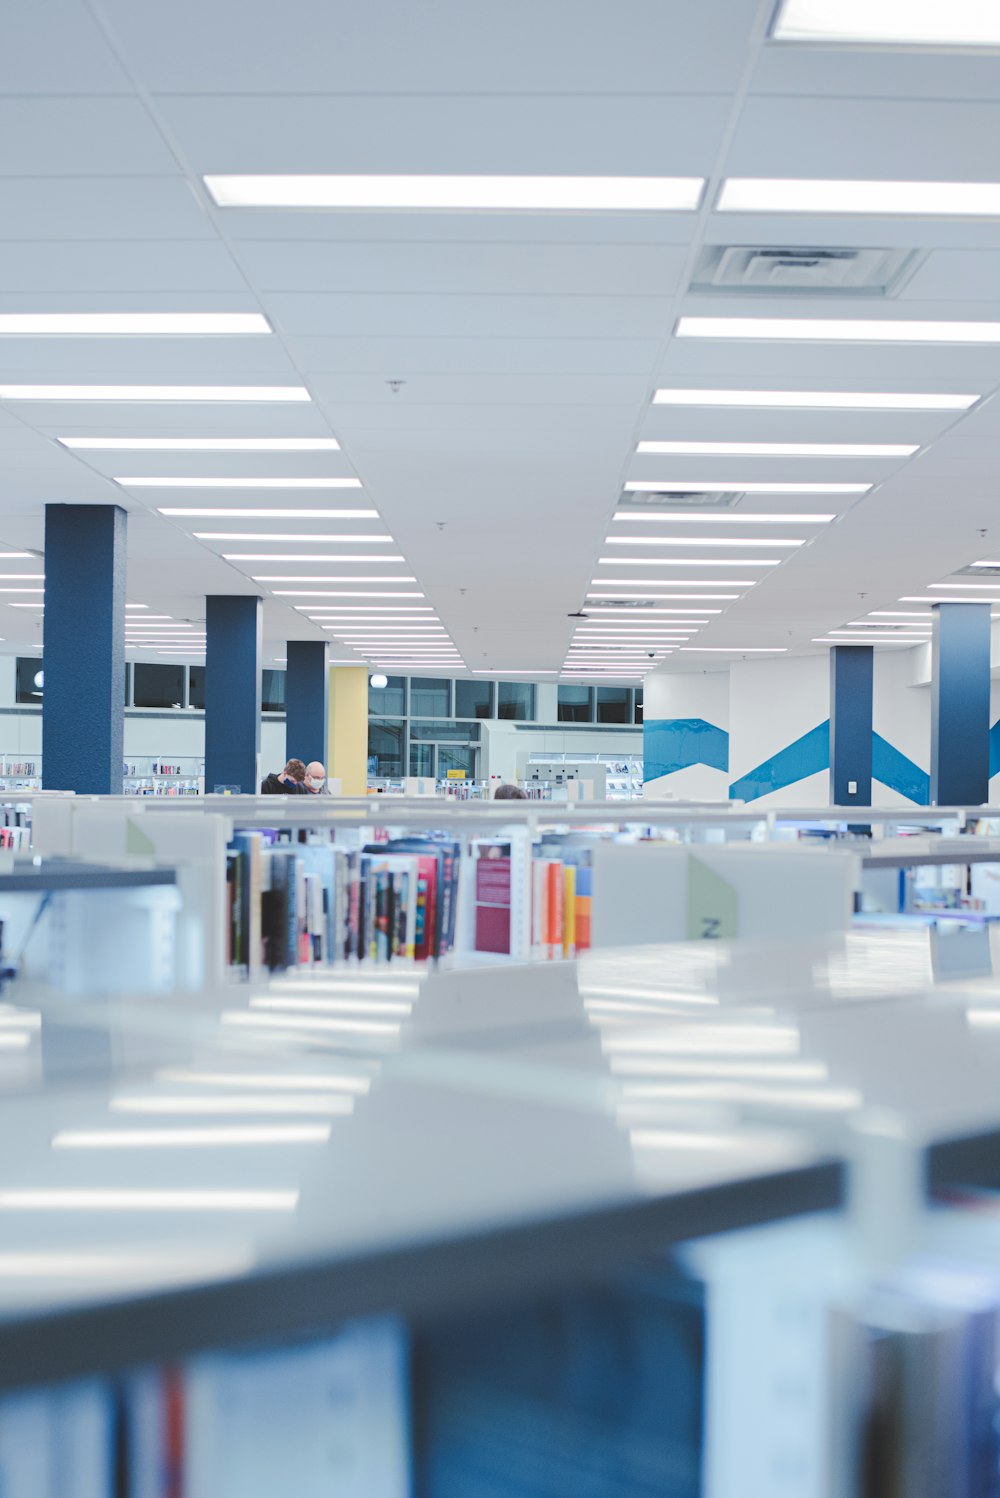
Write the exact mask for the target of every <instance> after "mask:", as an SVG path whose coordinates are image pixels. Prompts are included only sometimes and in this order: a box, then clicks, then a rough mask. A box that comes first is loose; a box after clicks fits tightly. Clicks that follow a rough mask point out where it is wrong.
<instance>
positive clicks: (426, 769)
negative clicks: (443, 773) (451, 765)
mask: <svg viewBox="0 0 1000 1498" xmlns="http://www.w3.org/2000/svg"><path fill="white" fill-rule="evenodd" d="M410 774H411V775H427V776H430V775H433V774H434V745H433V744H414V743H412V742H411V744H410Z"/></svg>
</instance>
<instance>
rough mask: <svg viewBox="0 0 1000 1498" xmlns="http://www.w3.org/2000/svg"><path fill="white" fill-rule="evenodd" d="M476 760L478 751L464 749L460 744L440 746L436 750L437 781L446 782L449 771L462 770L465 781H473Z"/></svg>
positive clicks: (459, 777)
mask: <svg viewBox="0 0 1000 1498" xmlns="http://www.w3.org/2000/svg"><path fill="white" fill-rule="evenodd" d="M478 759H479V750H478V749H474V748H466V747H465V746H464V745H462V744H442V745H441V747H440V749H439V750H438V767H437V773H438V779H439V780H447V779H448V771H449V770H464V771H465V779H466V780H475V778H476V764H477V762H478ZM456 778H457V779H461V778H462V777H461V776H457V777H456Z"/></svg>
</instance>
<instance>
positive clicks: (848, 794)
mask: <svg viewBox="0 0 1000 1498" xmlns="http://www.w3.org/2000/svg"><path fill="white" fill-rule="evenodd" d="M874 665H875V650H874V647H873V646H871V645H835V646H834V647H833V649H832V650H831V651H830V801H831V803H832V804H833V805H834V806H850V805H852V804H853V805H855V806H870V805H871V802H872V679H873V675H874ZM852 787H853V789H852Z"/></svg>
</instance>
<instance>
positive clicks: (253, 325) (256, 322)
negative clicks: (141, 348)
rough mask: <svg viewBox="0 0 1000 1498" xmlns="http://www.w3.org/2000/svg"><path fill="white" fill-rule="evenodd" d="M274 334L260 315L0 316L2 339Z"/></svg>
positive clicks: (43, 313) (49, 314)
mask: <svg viewBox="0 0 1000 1498" xmlns="http://www.w3.org/2000/svg"><path fill="white" fill-rule="evenodd" d="M271 331H272V329H271V324H270V323H269V322H268V320H267V318H266V317H264V316H263V314H262V313H260V312H0V338H32V337H42V338H73V337H79V336H84V337H90V338H121V337H133V338H162V337H177V336H178V335H195V336H198V335H201V336H205V335H215V336H218V337H225V338H230V337H239V336H241V335H244V334H247V333H270V332H271Z"/></svg>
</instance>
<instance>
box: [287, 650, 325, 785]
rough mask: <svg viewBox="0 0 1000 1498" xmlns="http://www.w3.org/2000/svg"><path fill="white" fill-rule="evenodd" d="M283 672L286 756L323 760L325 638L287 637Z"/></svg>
mask: <svg viewBox="0 0 1000 1498" xmlns="http://www.w3.org/2000/svg"><path fill="white" fill-rule="evenodd" d="M286 650H287V652H288V665H287V670H286V672H285V758H286V759H292V758H295V759H301V760H302V762H303V764H309V762H310V760H319V761H320V763H321V764H324V765H325V764H326V732H327V728H326V719H327V704H328V702H329V698H330V673H329V671H328V670H327V664H326V641H325V640H289V641H288V644H287V646H286Z"/></svg>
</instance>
